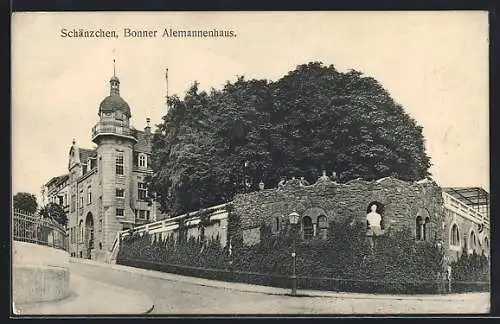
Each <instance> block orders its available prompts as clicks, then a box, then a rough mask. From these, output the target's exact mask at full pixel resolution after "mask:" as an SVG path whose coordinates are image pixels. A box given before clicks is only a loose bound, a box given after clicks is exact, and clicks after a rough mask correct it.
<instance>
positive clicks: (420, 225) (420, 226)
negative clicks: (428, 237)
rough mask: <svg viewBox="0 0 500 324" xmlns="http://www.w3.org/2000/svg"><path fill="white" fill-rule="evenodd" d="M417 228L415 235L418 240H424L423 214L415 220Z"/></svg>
mask: <svg viewBox="0 0 500 324" xmlns="http://www.w3.org/2000/svg"><path fill="white" fill-rule="evenodd" d="M415 223H416V224H415V228H416V233H415V235H416V236H415V237H416V239H417V241H423V240H424V220H423V219H422V217H421V216H417V218H416V220H415Z"/></svg>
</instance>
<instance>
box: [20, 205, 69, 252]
mask: <svg viewBox="0 0 500 324" xmlns="http://www.w3.org/2000/svg"><path fill="white" fill-rule="evenodd" d="M12 238H13V239H14V240H15V241H21V242H28V243H34V244H39V245H45V246H50V247H53V248H56V249H61V250H65V251H68V235H67V233H66V230H65V229H64V228H63V227H62V226H61V225H59V224H58V223H57V222H56V221H54V220H53V219H47V218H42V217H40V216H38V215H30V214H28V213H25V212H23V211H19V210H14V211H13V217H12Z"/></svg>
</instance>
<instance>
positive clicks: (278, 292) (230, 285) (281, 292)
mask: <svg viewBox="0 0 500 324" xmlns="http://www.w3.org/2000/svg"><path fill="white" fill-rule="evenodd" d="M70 262H72V263H81V264H87V265H92V266H100V267H104V268H109V269H114V270H117V271H124V272H129V273H134V274H140V275H144V276H148V277H152V278H157V279H163V280H168V281H174V282H185V283H189V284H194V285H199V286H204V287H212V288H218V289H225V290H234V291H241V292H249V293H259V294H265V295H274V296H286V297H290V298H300V297H309V298H340V299H342V298H351V299H377V300H412V301H448V302H453V301H463V298H464V297H467V296H471V294H476V295H484V294H489V293H471V294H449V295H408V296H406V295H394V296H391V295H376V294H363V293H354V292H353V293H350V292H335V291H328V292H327V291H320V290H317V291H311V290H301V291H300V294H299V296H292V295H291V294H290V291H289V290H288V289H285V288H277V287H270V286H259V285H251V284H247V283H234V282H227V281H216V280H211V279H205V278H198V277H188V276H183V275H180V274H174V273H168V272H161V271H155V270H149V269H142V268H134V267H130V266H124V265H119V264H109V263H102V262H97V261H93V260H87V259H78V258H76V259H75V258H71V259H70ZM236 285H238V286H239V287H238V286H236ZM469 298H470V297H469Z"/></svg>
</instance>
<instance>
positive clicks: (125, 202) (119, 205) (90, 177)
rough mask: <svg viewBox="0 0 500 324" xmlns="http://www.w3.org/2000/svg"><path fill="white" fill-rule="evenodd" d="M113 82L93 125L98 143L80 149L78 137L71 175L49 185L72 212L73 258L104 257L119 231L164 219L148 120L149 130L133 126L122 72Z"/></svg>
mask: <svg viewBox="0 0 500 324" xmlns="http://www.w3.org/2000/svg"><path fill="white" fill-rule="evenodd" d="M109 82H110V95H109V96H107V97H106V98H104V100H102V102H101V104H100V105H99V111H98V116H99V121H98V122H97V123H96V125H95V126H94V127H93V128H92V141H93V142H94V143H95V144H96V147H95V148H93V149H86V148H81V147H78V146H77V145H76V142H75V141H74V140H73V145H72V146H71V148H70V150H69V164H68V174H66V175H63V176H59V177H55V178H53V179H51V181H49V182H48V183H47V184H46V187H47V192H49V193H50V195H49V197H48V199H49V201H55V202H58V203H62V204H63V207H64V208H65V210H67V211H68V230H69V241H70V244H69V247H70V251H69V252H70V255H71V256H73V257H79V258H87V259H95V260H105V259H106V258H107V256H108V254H109V253H110V251H111V249H112V245H113V243H114V241H115V238H116V235H117V233H118V232H120V231H123V230H127V229H130V228H133V227H134V226H137V225H141V224H145V223H148V222H151V221H155V220H158V219H160V218H161V217H157V215H159V212H158V211H159V210H158V208H157V204H156V203H155V201H154V200H152V199H150V198H149V197H148V193H147V189H146V188H147V185H146V176H147V175H148V174H151V173H152V170H151V168H150V166H149V160H150V155H151V146H152V136H153V134H152V133H151V128H150V126H149V119H148V120H147V126H146V127H145V129H144V131H140V130H136V129H134V128H133V127H132V126H131V125H130V118H131V116H132V115H131V109H130V107H129V105H128V103H127V102H126V101H125V100H124V99H123V98H122V97H121V96H120V81H119V79H118V77H116V76H115V75H114V76H113V77H112V78H111V79H110V81H109ZM59 178H61V179H67V180H66V182H65V183H64V185H63V186H62V187H61V185H60V184H59V183H58V181H54V179H59ZM52 187H57V190H54V188H52Z"/></svg>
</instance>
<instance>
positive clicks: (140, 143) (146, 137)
mask: <svg viewBox="0 0 500 324" xmlns="http://www.w3.org/2000/svg"><path fill="white" fill-rule="evenodd" d="M152 139H153V134H152V133H147V132H145V131H140V130H137V143H136V144H135V146H134V150H135V151H137V152H142V153H151V150H152V147H153V143H152Z"/></svg>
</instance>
